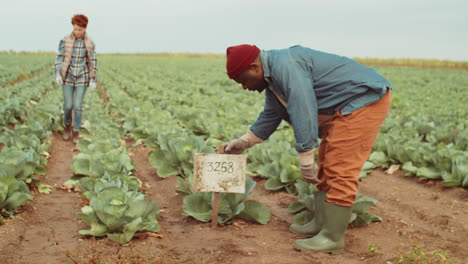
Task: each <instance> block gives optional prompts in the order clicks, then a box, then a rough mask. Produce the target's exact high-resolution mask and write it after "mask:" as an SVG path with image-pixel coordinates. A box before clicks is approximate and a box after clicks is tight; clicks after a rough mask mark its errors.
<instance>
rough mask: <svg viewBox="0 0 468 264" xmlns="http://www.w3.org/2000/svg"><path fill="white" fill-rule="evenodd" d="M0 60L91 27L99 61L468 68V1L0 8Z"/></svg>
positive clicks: (244, 0) (202, 0)
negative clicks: (119, 56)
mask: <svg viewBox="0 0 468 264" xmlns="http://www.w3.org/2000/svg"><path fill="white" fill-rule="evenodd" d="M0 7H1V8H0V50H14V51H53V52H56V51H57V49H58V44H59V41H60V39H61V38H63V37H64V36H65V35H66V34H69V33H70V32H71V31H72V25H71V23H70V21H71V17H72V16H73V15H74V14H79V13H82V14H85V15H87V16H88V18H89V24H88V29H87V32H88V34H89V35H90V36H91V38H92V39H93V40H94V42H95V44H96V49H97V52H98V53H117V52H118V53H144V52H190V53H216V54H224V53H225V50H226V48H227V47H229V46H233V45H238V44H254V45H257V46H258V47H259V48H260V49H266V50H268V49H282V48H287V47H290V46H293V45H302V46H306V47H309V48H312V49H316V50H321V51H325V52H330V53H335V54H339V55H343V56H348V57H373V58H425V59H440V60H445V59H448V60H458V61H468V1H467V0H425V1H424V0H282V1H281V0H236V1H232V0H231V1H225V0H191V1H189V0H166V1H163V0H152V1H151V0H127V1H118V0H79V1H70V0H0Z"/></svg>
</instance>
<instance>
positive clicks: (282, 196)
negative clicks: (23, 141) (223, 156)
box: [0, 136, 468, 264]
mask: <svg viewBox="0 0 468 264" xmlns="http://www.w3.org/2000/svg"><path fill="white" fill-rule="evenodd" d="M52 141H53V143H54V145H53V147H52V149H51V151H50V152H51V155H52V157H51V159H50V161H49V165H48V167H47V178H46V179H45V182H46V183H48V184H51V185H53V184H61V183H63V182H64V181H65V180H66V179H68V178H69V177H70V175H71V171H70V169H69V168H70V163H71V160H72V155H73V153H72V152H71V148H72V145H71V144H70V143H69V142H63V141H61V140H60V138H59V137H57V136H55V137H53V138H52ZM132 144H133V141H131V140H128V144H127V146H128V147H129V149H130V151H131V153H132V158H133V160H134V161H135V164H136V167H137V169H136V176H137V177H139V178H140V179H141V180H142V181H143V191H145V195H146V197H147V199H149V200H155V201H157V202H158V204H159V206H160V208H161V215H160V217H159V219H158V221H159V223H160V225H161V232H160V233H161V234H162V235H163V238H155V237H148V238H145V239H133V240H132V241H131V243H129V244H128V245H125V246H121V245H119V244H116V243H113V242H110V241H109V240H108V239H107V238H103V239H90V238H80V237H79V235H78V233H77V232H78V230H79V229H80V227H81V228H86V227H85V226H83V224H81V223H78V222H77V220H76V218H75V214H76V212H78V211H79V209H80V198H79V196H78V195H77V194H74V193H68V192H65V191H61V190H57V189H54V192H53V193H52V194H50V195H36V197H35V198H34V200H33V201H32V202H29V203H28V204H27V205H26V206H25V207H23V208H24V209H23V211H22V212H20V213H19V214H18V215H17V217H16V219H14V220H12V221H9V222H8V223H7V225H6V226H2V227H0V237H2V240H1V242H0V246H1V250H0V259H2V260H4V259H6V260H7V262H6V263H73V262H72V261H71V259H73V260H74V261H76V263H90V262H92V261H95V263H104V262H105V261H108V262H107V263H130V262H129V261H130V260H133V261H137V260H138V261H139V263H242V264H244V263H245V264H250V263H252V264H261V263H285V264H286V263H291V264H292V263H297V264H301V263H304V264H305V263H308V264H310V263H331V264H334V263H336V264H338V263H347V264H348V263H351V264H352V263H387V262H388V263H392V261H395V259H396V258H397V257H398V256H399V254H400V253H402V252H406V251H408V250H410V249H411V247H412V246H420V247H421V248H423V249H424V250H425V252H430V251H432V250H444V251H446V252H447V253H446V254H447V255H448V256H449V257H450V258H451V259H453V258H455V259H457V260H458V261H459V262H458V263H463V262H462V260H464V259H468V252H467V251H466V250H465V249H466V247H467V246H468V244H467V240H466V237H468V231H467V230H468V228H467V223H468V210H467V208H468V204H467V202H468V199H467V198H468V192H467V191H466V190H465V189H461V188H453V189H442V188H441V187H439V186H438V185H434V186H427V185H424V184H421V183H418V182H416V181H415V180H413V179H408V178H404V177H402V176H401V175H386V174H385V173H383V172H382V171H378V170H377V171H374V172H373V173H372V174H371V175H370V176H369V177H368V178H367V179H364V180H363V181H362V183H361V192H362V193H363V194H364V195H366V196H370V197H373V198H376V199H378V200H379V203H378V204H377V205H376V206H375V207H374V208H373V209H372V212H374V213H376V214H377V215H379V216H381V217H382V218H383V219H384V221H383V222H382V223H373V224H370V225H368V226H364V227H359V228H351V229H349V230H348V232H347V233H346V244H347V246H346V250H345V252H344V253H343V254H342V255H339V256H330V255H328V254H325V253H313V252H309V253H301V252H298V251H296V250H294V248H293V242H294V240H295V239H297V238H299V236H297V235H294V234H292V233H290V232H289V230H288V227H289V225H290V223H291V221H292V215H291V214H289V213H288V212H287V206H288V205H289V203H290V202H291V201H293V200H294V198H293V196H291V195H289V194H287V193H285V192H269V191H266V190H265V189H264V187H263V184H264V180H260V181H259V182H258V183H257V187H256V188H255V191H254V195H253V197H252V198H253V199H256V200H259V201H261V202H263V203H264V204H266V205H268V206H269V207H270V209H271V212H272V220H271V222H270V223H268V224H267V225H257V224H252V223H245V222H242V221H237V222H235V224H233V225H230V226H226V227H220V228H218V229H217V230H212V229H211V228H210V224H209V223H200V222H198V221H195V220H193V219H191V218H189V217H185V216H182V215H181V211H182V200H183V197H182V196H181V195H178V194H176V193H175V189H176V181H175V177H170V178H167V179H161V178H159V177H157V175H156V170H155V169H154V168H152V167H151V165H150V164H149V162H148V158H147V157H148V153H149V151H150V149H149V148H146V147H143V146H138V147H131V145H132ZM369 246H373V247H375V248H376V251H375V253H376V254H371V252H370V250H369ZM67 250H72V251H75V252H78V253H76V254H74V255H73V254H72V256H71V258H67V257H66V255H65V252H66V251H67ZM69 255H70V254H69ZM158 261H159V262H158ZM389 261H390V262H389ZM2 262H3V261H2Z"/></svg>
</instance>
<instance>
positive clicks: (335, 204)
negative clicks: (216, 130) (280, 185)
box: [218, 45, 392, 254]
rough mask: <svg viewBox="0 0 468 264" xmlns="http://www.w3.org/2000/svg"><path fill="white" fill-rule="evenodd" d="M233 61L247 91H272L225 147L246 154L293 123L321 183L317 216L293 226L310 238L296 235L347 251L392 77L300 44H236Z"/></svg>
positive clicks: (308, 244)
mask: <svg viewBox="0 0 468 264" xmlns="http://www.w3.org/2000/svg"><path fill="white" fill-rule="evenodd" d="M226 68H227V74H228V76H229V78H231V79H233V80H234V81H236V82H237V83H239V84H241V85H242V87H243V89H244V90H250V91H257V92H262V91H265V106H264V109H263V112H261V113H260V115H259V117H258V118H257V121H256V122H255V123H254V124H253V125H252V126H251V127H250V129H249V130H248V131H247V133H246V134H245V135H243V136H241V137H240V138H238V139H234V140H231V141H230V142H228V143H225V144H223V145H221V146H219V147H218V148H223V149H224V152H225V153H228V154H229V153H230V154H240V153H242V152H243V151H244V150H246V149H247V148H250V147H252V146H254V145H255V144H257V143H261V142H263V141H264V140H266V139H268V137H269V136H270V135H271V134H272V133H273V132H274V131H275V130H276V128H277V127H278V125H279V124H280V123H281V121H282V120H285V121H287V122H289V123H290V124H291V126H292V128H293V129H294V135H295V138H296V143H295V148H296V150H297V152H298V156H299V157H298V158H299V161H300V171H301V174H302V176H303V178H304V180H305V181H306V182H307V183H309V184H315V185H316V187H317V189H318V191H317V192H315V193H314V198H315V199H314V203H315V215H314V218H313V219H312V221H311V222H309V223H307V224H305V225H301V226H299V225H294V224H293V225H291V227H290V230H291V231H292V232H294V233H298V234H302V235H305V236H308V237H311V238H308V239H300V240H296V243H295V247H296V248H297V249H299V250H306V251H309V250H314V251H323V252H328V253H332V254H337V253H341V251H342V250H343V248H344V234H345V231H346V228H347V226H348V223H349V220H350V218H351V213H352V212H351V206H352V205H353V204H354V201H355V199H356V195H357V193H358V180H359V173H360V171H361V167H362V165H363V164H364V162H365V161H366V160H367V159H368V156H369V154H370V152H371V150H372V145H373V144H374V141H375V139H376V136H377V134H378V132H379V130H380V127H381V125H382V122H383V121H384V119H385V117H386V116H387V113H388V111H389V109H390V104H391V96H390V90H391V88H392V86H391V84H390V83H389V82H388V81H387V80H386V79H385V78H384V77H382V76H381V75H379V74H378V73H377V72H376V71H375V70H373V69H372V68H369V67H366V66H364V65H361V64H359V63H358V62H356V61H354V60H352V59H349V58H346V57H342V56H338V55H335V54H330V53H325V52H321V51H317V50H313V49H309V48H305V47H301V46H294V47H291V48H288V49H280V50H260V49H259V48H257V47H256V46H253V45H239V46H234V47H229V48H228V49H227V63H226ZM318 138H321V142H320V147H319V144H318ZM317 147H319V153H318V171H317V170H316V169H315V160H314V154H315V151H316V148H317Z"/></svg>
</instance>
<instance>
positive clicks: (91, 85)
mask: <svg viewBox="0 0 468 264" xmlns="http://www.w3.org/2000/svg"><path fill="white" fill-rule="evenodd" d="M89 90H91V92H94V91H95V90H96V81H90V82H89Z"/></svg>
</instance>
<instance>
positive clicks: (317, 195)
mask: <svg viewBox="0 0 468 264" xmlns="http://www.w3.org/2000/svg"><path fill="white" fill-rule="evenodd" d="M326 200H327V193H326V192H314V208H315V210H314V218H312V221H310V222H308V223H307V224H303V225H296V224H292V225H291V226H290V227H289V230H290V231H291V232H293V233H295V234H300V235H307V236H315V235H316V234H318V233H319V232H320V229H322V223H323V205H324V203H325V201H326Z"/></svg>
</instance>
